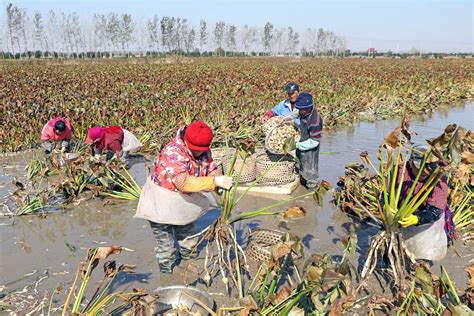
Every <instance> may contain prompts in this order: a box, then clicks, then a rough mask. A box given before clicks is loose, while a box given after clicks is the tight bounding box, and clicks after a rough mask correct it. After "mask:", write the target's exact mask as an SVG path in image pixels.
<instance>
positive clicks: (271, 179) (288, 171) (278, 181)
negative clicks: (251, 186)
mask: <svg viewBox="0 0 474 316" xmlns="http://www.w3.org/2000/svg"><path fill="white" fill-rule="evenodd" d="M256 172H257V181H258V183H259V184H261V185H285V184H288V183H291V182H293V181H295V179H296V177H297V174H296V172H295V162H294V161H293V160H292V157H291V156H287V157H282V156H280V155H272V154H270V153H267V152H261V153H259V154H257V162H256Z"/></svg>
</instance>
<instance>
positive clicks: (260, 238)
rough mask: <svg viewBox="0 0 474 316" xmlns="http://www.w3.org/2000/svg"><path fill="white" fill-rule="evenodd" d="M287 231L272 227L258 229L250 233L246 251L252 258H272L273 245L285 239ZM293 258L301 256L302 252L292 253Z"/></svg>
mask: <svg viewBox="0 0 474 316" xmlns="http://www.w3.org/2000/svg"><path fill="white" fill-rule="evenodd" d="M284 238H285V233H284V232H281V231H277V230H271V229H256V230H254V231H252V232H251V233H250V236H249V239H248V243H247V248H246V249H245V253H246V255H247V256H248V257H250V258H251V259H253V260H255V261H258V262H262V261H268V260H270V259H271V248H272V246H274V245H276V244H278V243H281V242H283V241H284ZM292 256H293V259H295V260H296V259H298V258H301V254H296V253H293V254H292Z"/></svg>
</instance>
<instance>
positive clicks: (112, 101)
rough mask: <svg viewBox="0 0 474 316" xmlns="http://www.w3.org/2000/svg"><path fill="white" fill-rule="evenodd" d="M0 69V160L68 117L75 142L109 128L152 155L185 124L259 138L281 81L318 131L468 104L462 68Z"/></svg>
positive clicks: (444, 63)
mask: <svg viewBox="0 0 474 316" xmlns="http://www.w3.org/2000/svg"><path fill="white" fill-rule="evenodd" d="M0 69H1V71H0V82H1V89H0V104H1V105H2V116H1V118H0V120H1V130H0V151H3V152H5V151H18V150H23V149H27V148H31V147H34V146H36V145H37V144H38V143H39V135H40V132H41V128H42V126H43V125H44V124H45V123H46V121H47V120H48V119H50V118H52V117H54V116H55V115H64V116H67V117H70V118H71V119H72V122H73V125H74V128H75V130H76V137H77V138H79V139H84V138H85V133H86V131H87V128H89V127H91V126H93V125H112V124H119V125H122V126H124V127H126V128H128V129H130V130H132V131H134V132H136V133H137V134H138V135H142V134H143V133H147V134H148V135H150V136H151V142H153V143H154V145H155V146H156V147H159V146H160V145H161V144H163V143H165V142H166V141H167V140H168V139H169V137H170V136H171V135H173V133H174V131H175V130H176V126H177V124H179V123H180V122H187V121H190V120H192V119H194V118H196V119H202V120H205V121H207V122H208V123H209V124H210V125H211V126H212V127H213V128H214V129H215V131H216V135H217V138H216V141H217V142H219V141H222V140H223V138H222V137H223V135H224V134H228V133H229V132H236V131H239V133H241V134H243V135H248V134H254V135H256V136H260V135H259V133H260V132H259V131H258V130H256V129H255V126H258V125H259V123H260V118H261V116H262V114H263V113H264V112H265V111H266V110H267V109H268V108H270V107H272V106H273V105H274V104H276V103H278V102H279V101H280V100H281V99H283V98H284V97H285V95H284V92H283V86H284V84H285V83H286V82H287V81H290V80H291V81H296V82H298V83H300V85H301V87H302V90H305V91H309V92H311V93H313V94H314V95H315V97H316V100H317V103H318V106H319V109H320V110H321V112H322V114H323V117H324V119H325V128H331V127H334V126H338V125H346V124H351V122H353V121H354V120H355V119H358V118H371V119H374V118H381V117H387V116H391V115H400V114H401V112H402V111H403V108H404V106H407V108H408V109H409V111H411V112H422V111H430V110H432V109H434V108H436V107H437V106H440V105H442V104H453V103H456V102H457V101H461V100H463V99H472V98H474V88H473V87H474V60H469V59H452V60H448V59H445V60H394V59H380V60H377V59H370V60H368V59H365V60H349V59H339V60H336V59H333V60H322V59H317V60H315V59H298V60H295V59H293V60H291V59H258V60H257V59H250V58H249V59H214V60H209V59H208V60H206V59H201V60H199V59H198V60H186V62H183V63H171V64H164V63H154V62H153V60H150V61H132V62H127V61H115V62H114V61H105V62H98V63H90V62H89V63H82V62H75V63H63V62H27V61H25V62H3V63H1V64H0Z"/></svg>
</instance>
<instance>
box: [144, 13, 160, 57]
mask: <svg viewBox="0 0 474 316" xmlns="http://www.w3.org/2000/svg"><path fill="white" fill-rule="evenodd" d="M146 28H147V30H148V42H149V47H150V49H151V50H153V48H154V49H155V50H156V51H158V49H159V43H160V41H159V40H160V39H159V35H158V33H159V22H158V16H157V15H156V14H155V16H154V17H153V19H151V20H149V21H148V22H147V23H146Z"/></svg>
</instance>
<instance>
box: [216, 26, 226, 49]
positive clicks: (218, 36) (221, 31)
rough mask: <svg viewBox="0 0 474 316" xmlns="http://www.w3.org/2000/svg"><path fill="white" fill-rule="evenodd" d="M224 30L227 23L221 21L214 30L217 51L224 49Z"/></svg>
mask: <svg viewBox="0 0 474 316" xmlns="http://www.w3.org/2000/svg"><path fill="white" fill-rule="evenodd" d="M224 29H225V23H224V21H219V22H217V23H216V26H215V28H214V42H215V43H216V46H217V49H219V48H221V49H222V40H223V39H224Z"/></svg>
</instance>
